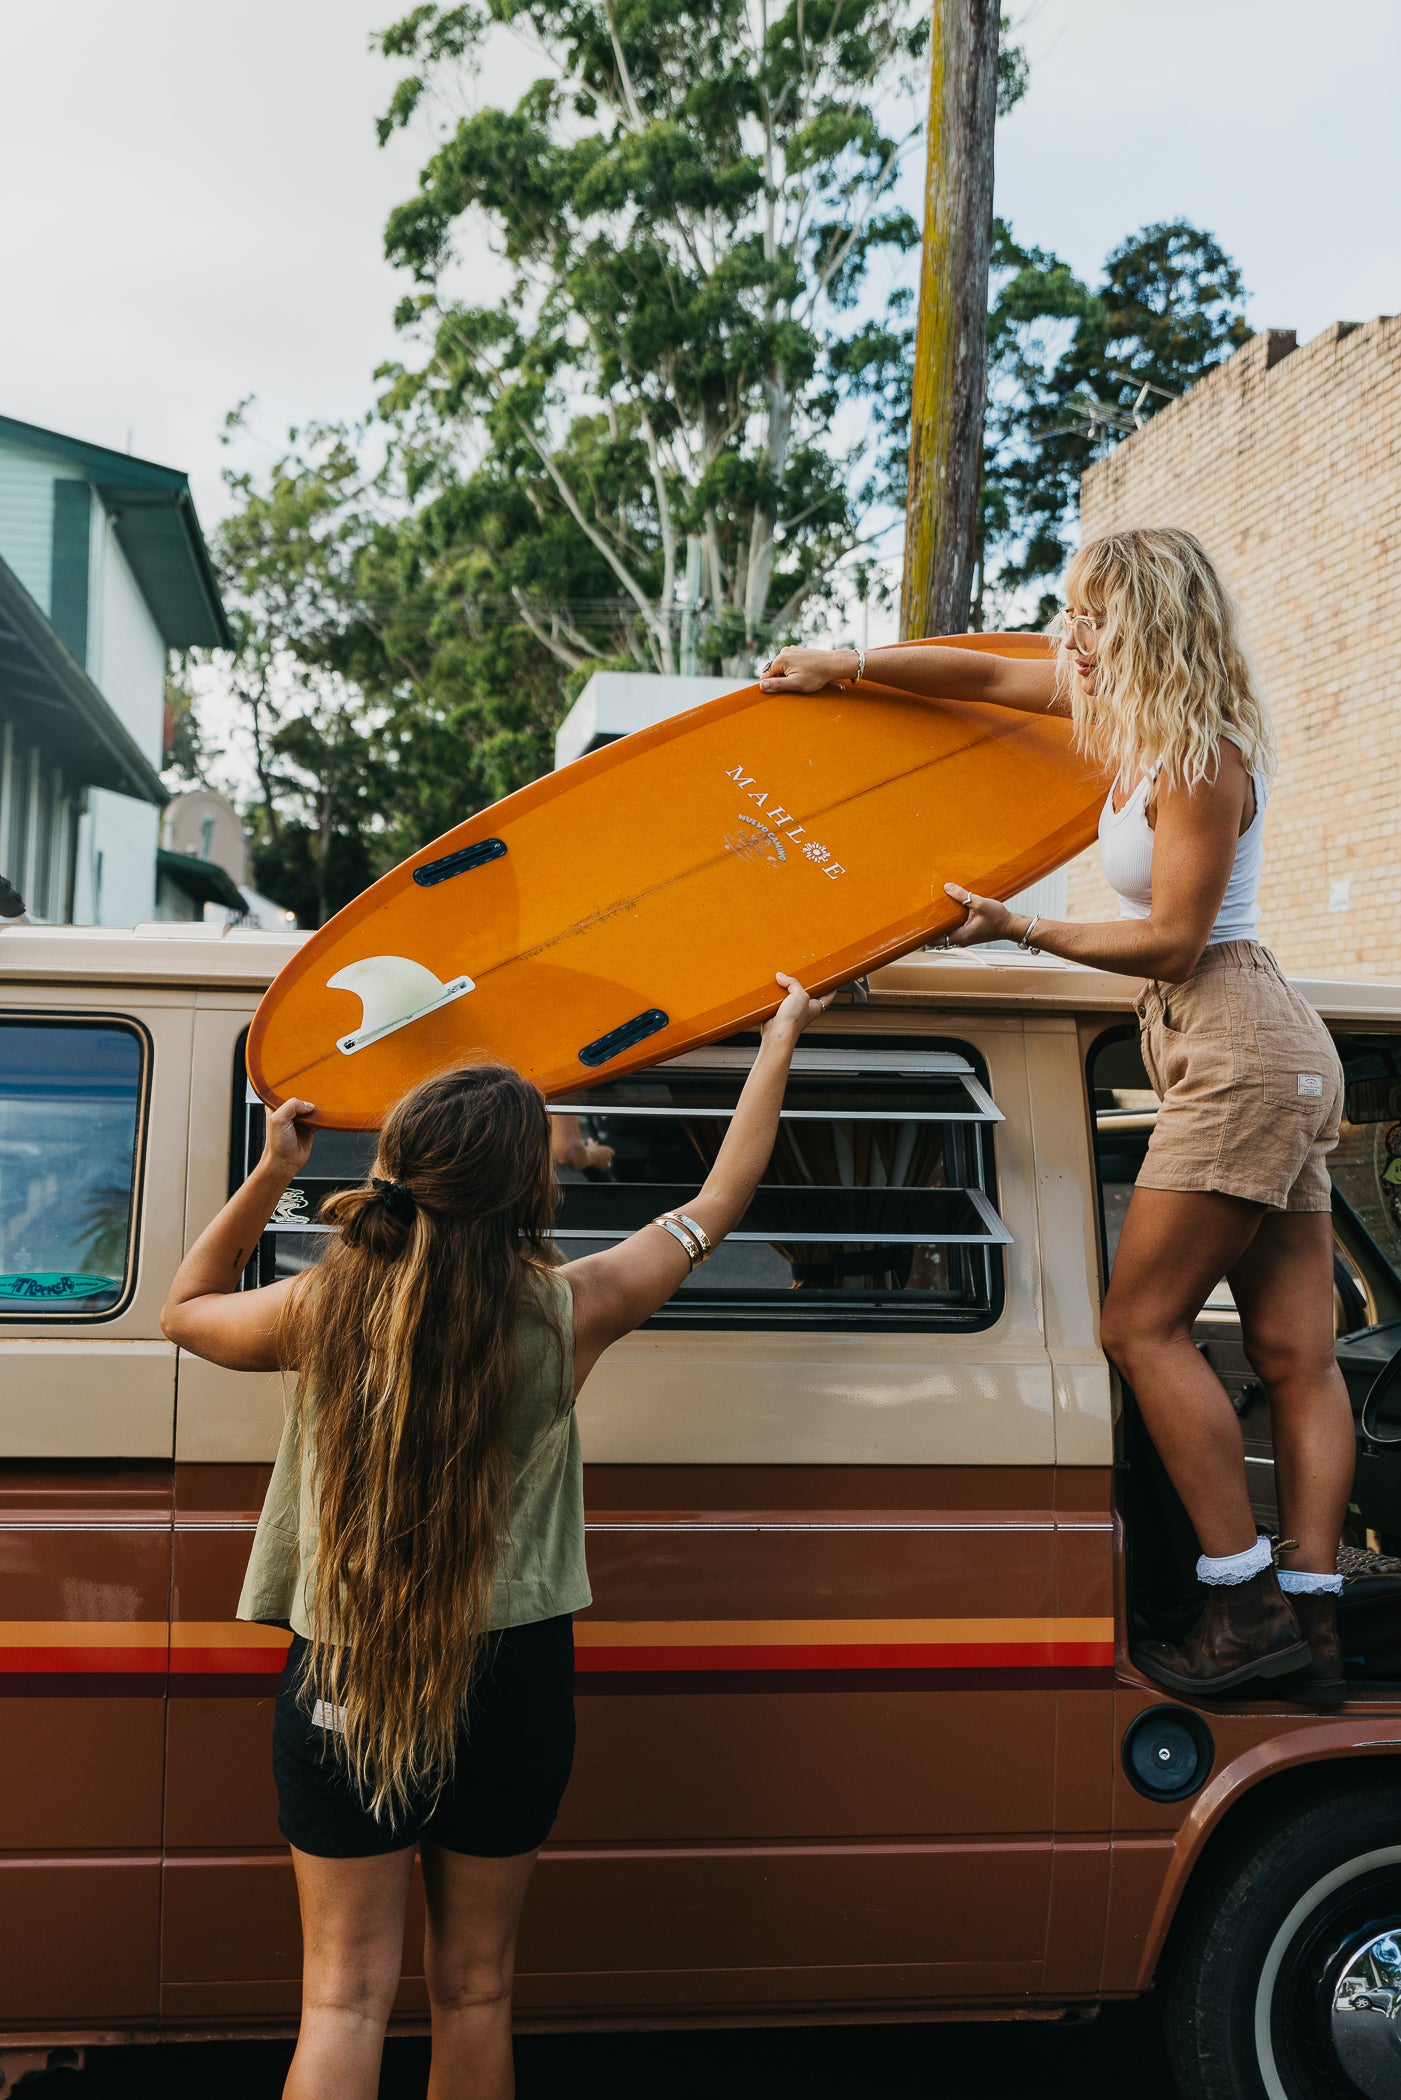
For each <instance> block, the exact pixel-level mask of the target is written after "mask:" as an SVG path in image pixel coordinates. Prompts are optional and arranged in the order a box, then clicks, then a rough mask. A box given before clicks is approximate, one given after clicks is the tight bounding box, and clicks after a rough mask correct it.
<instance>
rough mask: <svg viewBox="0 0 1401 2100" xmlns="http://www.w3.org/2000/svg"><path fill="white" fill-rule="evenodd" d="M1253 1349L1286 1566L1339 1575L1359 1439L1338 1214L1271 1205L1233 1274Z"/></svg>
mask: <svg viewBox="0 0 1401 2100" xmlns="http://www.w3.org/2000/svg"><path fill="white" fill-rule="evenodd" d="M1230 1283H1231V1290H1232V1292H1233V1293H1234V1296H1235V1301H1236V1304H1237V1305H1238V1306H1239V1308H1240V1316H1241V1331H1242V1339H1243V1341H1244V1344H1245V1353H1246V1355H1247V1356H1248V1357H1249V1359H1250V1363H1251V1367H1252V1369H1253V1370H1254V1372H1255V1375H1256V1376H1257V1377H1258V1379H1259V1380H1260V1383H1261V1384H1262V1385H1263V1386H1264V1388H1265V1391H1266V1393H1267V1394H1268V1396H1269V1402H1270V1413H1271V1416H1272V1418H1273V1422H1274V1446H1275V1488H1276V1492H1277V1494H1278V1498H1279V1522H1280V1531H1281V1533H1282V1534H1283V1535H1284V1536H1286V1537H1289V1538H1296V1539H1297V1540H1298V1541H1299V1547H1298V1551H1297V1552H1292V1553H1285V1554H1281V1556H1280V1564H1281V1566H1283V1567H1286V1568H1307V1569H1309V1570H1310V1571H1311V1572H1313V1573H1315V1574H1320V1575H1331V1574H1332V1572H1333V1570H1334V1568H1335V1566H1336V1565H1337V1555H1338V1543H1339V1540H1340V1539H1341V1537H1342V1530H1343V1520H1344V1518H1345V1517H1346V1515H1347V1504H1348V1496H1349V1495H1350V1494H1351V1492H1352V1474H1353V1466H1354V1464H1355V1461H1356V1442H1355V1436H1354V1431H1353V1426H1352V1408H1351V1406H1350V1405H1349V1402H1348V1396H1347V1387H1346V1385H1345V1384H1344V1382H1343V1374H1342V1372H1341V1371H1340V1370H1339V1369H1338V1362H1337V1358H1336V1356H1335V1355H1334V1353H1333V1221H1332V1219H1331V1217H1330V1216H1329V1214H1328V1213H1327V1211H1307V1212H1294V1213H1287V1212H1280V1211H1272V1212H1270V1213H1269V1214H1268V1215H1267V1216H1266V1218H1265V1220H1264V1222H1263V1224H1262V1225H1261V1227H1260V1230H1259V1231H1258V1232H1257V1233H1256V1235H1255V1238H1254V1239H1253V1240H1252V1241H1251V1243H1250V1246H1249V1247H1248V1248H1247V1250H1246V1252H1245V1253H1244V1254H1243V1255H1242V1256H1241V1258H1240V1260H1239V1261H1238V1262H1237V1263H1236V1265H1235V1267H1234V1268H1233V1269H1232V1270H1231V1272H1230Z"/></svg>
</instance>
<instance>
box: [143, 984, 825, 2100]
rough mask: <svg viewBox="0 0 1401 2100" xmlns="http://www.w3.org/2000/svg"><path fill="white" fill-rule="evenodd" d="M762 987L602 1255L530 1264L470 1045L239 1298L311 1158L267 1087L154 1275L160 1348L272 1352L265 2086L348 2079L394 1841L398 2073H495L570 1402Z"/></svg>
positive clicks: (444, 2080)
mask: <svg viewBox="0 0 1401 2100" xmlns="http://www.w3.org/2000/svg"><path fill="white" fill-rule="evenodd" d="M778 982H779V983H780V984H781V985H782V986H783V987H784V991H785V996H784V998H783V1002H782V1004H781V1005H780V1007H779V1009H778V1011H777V1013H776V1014H775V1015H774V1017H773V1019H772V1020H770V1021H769V1022H768V1023H767V1024H766V1026H765V1027H764V1029H763V1031H762V1040H761V1043H760V1047H759V1052H758V1055H757V1056H756V1058H755V1060H754V1065H753V1068H752V1070H751V1071H750V1074H749V1077H748V1079H747V1080H746V1082H745V1086H744V1090H743V1092H742V1094H741V1095H740V1098H739V1104H738V1106H737V1108H736V1110H735V1114H734V1118H733V1120H732V1122H731V1124H730V1127H729V1130H728V1132H727V1134H726V1137H725V1141H724V1143H723V1145H722V1146H721V1148H720V1152H719V1155H718V1157H717V1159H716V1161H715V1164H714V1166H713V1167H712V1169H711V1171H710V1174H709V1175H708V1177H707V1179H706V1182H705V1185H704V1187H703V1188H702V1189H701V1191H700V1193H699V1194H698V1195H697V1196H696V1197H695V1198H694V1200H693V1201H692V1202H691V1203H689V1204H687V1206H686V1208H685V1210H684V1211H675V1212H668V1213H665V1214H664V1215H663V1216H661V1217H659V1218H657V1219H655V1220H654V1221H653V1222H652V1224H651V1225H648V1226H645V1227H644V1228H643V1229H642V1230H641V1231H640V1232H638V1233H635V1234H634V1235H633V1237H632V1238H631V1239H629V1240H626V1241H624V1242H623V1243H622V1244H621V1245H619V1246H616V1247H611V1248H609V1249H608V1250H607V1251H606V1252H604V1253H600V1254H591V1255H588V1256H586V1257H584V1258H583V1259H582V1260H579V1261H573V1262H568V1263H566V1264H565V1265H564V1266H563V1267H558V1266H556V1265H555V1262H556V1257H555V1256H554V1254H553V1251H552V1248H551V1244H550V1238H549V1234H550V1228H551V1224H552V1221H553V1218H554V1214H555V1207H556V1193H557V1192H556V1184H555V1178H554V1172H553V1168H552V1164H551V1156H550V1128H549V1125H550V1119H549V1117H548V1115H547V1113H546V1110H545V1104H544V1101H543V1099H542V1098H541V1096H540V1094H539V1093H538V1092H537V1090H536V1089H535V1088H534V1087H533V1086H531V1085H529V1084H528V1082H527V1081H525V1080H524V1079H522V1078H521V1077H520V1075H519V1074H518V1073H516V1072H514V1071H512V1070H511V1069H510V1068H509V1067H507V1066H504V1065H476V1066H470V1067H468V1068H466V1069H465V1070H462V1071H457V1072H448V1073H445V1074H443V1075H442V1076H441V1077H439V1078H436V1079H430V1080H427V1081H425V1082H424V1084H423V1085H421V1086H418V1087H416V1088H415V1089H414V1090H413V1092H412V1093H410V1094H407V1095H406V1096H405V1097H404V1099H403V1100H402V1101H400V1102H399V1103H398V1104H397V1106H396V1107H395V1108H394V1109H393V1110H392V1111H391V1112H390V1114H389V1116H388V1118H387V1119H386V1121H385V1124H384V1128H383V1130H382V1131H381V1133H380V1139H379V1156H378V1158H377V1160H376V1162H375V1167H374V1172H373V1174H372V1176H371V1177H370V1179H369V1180H367V1181H366V1182H365V1184H364V1186H363V1187H361V1188H354V1189H348V1190H345V1191H343V1192H341V1193H340V1194H338V1195H335V1196H333V1197H332V1198H331V1199H330V1200H329V1201H328V1202H327V1203H326V1204H325V1205H324V1207H323V1211H322V1216H323V1218H324V1220H325V1222H326V1223H328V1224H330V1225H331V1226H333V1227H334V1228H335V1235H334V1237H333V1238H332V1239H331V1240H330V1242H329V1244H328V1246H327V1249H326V1252H325V1255H324V1256H323V1258H322V1259H321V1260H320V1261H319V1262H318V1263H317V1264H316V1266H315V1267H314V1268H313V1269H311V1270H309V1271H308V1272H307V1273H306V1274H305V1275H303V1276H299V1277H295V1278H291V1279H288V1280H285V1281H283V1282H280V1283H275V1284H272V1285H270V1286H268V1287H267V1288H266V1289H263V1290H249V1291H240V1290H239V1289H238V1288H237V1286H238V1283H239V1279H240V1277H241V1276H242V1274H243V1270H244V1267H245V1265H246V1264H247V1261H248V1258H249V1254H250V1253H251V1251H252V1249H253V1247H254V1246H255V1245H256V1244H257V1241H258V1237H259V1235H260V1234H261V1233H262V1231H263V1229H264V1227H265V1226H266V1224H267V1222H268V1219H269V1218H270V1217H271V1215H272V1212H273V1209H274V1207H275V1206H276V1204H277V1201H278V1198H279V1197H280V1196H281V1195H282V1193H283V1192H284V1190H285V1189H286V1188H287V1186H288V1184H289V1182H290V1181H291V1179H292V1177H293V1176H294V1175H295V1174H296V1173H297V1172H298V1171H299V1169H301V1168H302V1167H304V1166H305V1164H306V1162H307V1159H308V1157H309V1155H310V1151H311V1143H312V1130H311V1128H310V1126H309V1124H307V1123H305V1122H302V1121H299V1120H297V1119H298V1118H301V1117H309V1116H310V1115H311V1114H312V1113H313V1105H312V1103H310V1102H308V1101H292V1102H288V1103H286V1104H285V1105H284V1106H283V1107H282V1108H280V1109H278V1110H277V1111H276V1112H275V1113H274V1114H273V1115H271V1116H270V1117H269V1118H268V1135H267V1145H266V1148H265V1150H264V1153H263V1157H262V1159H261V1161H260V1162H259V1164H258V1166H257V1167H256V1168H255V1169H254V1171H253V1173H252V1174H251V1175H250V1176H249V1178H248V1180H247V1181H246V1182H245V1183H244V1185H243V1187H242V1188H241V1189H240V1190H239V1191H238V1193H237V1194H236V1195H235V1196H234V1197H232V1198H231V1200H230V1201H229V1202H228V1203H227V1204H226V1205H225V1207H224V1209H223V1210H222V1211H221V1212H220V1214H219V1216H218V1217H217V1218H216V1219H215V1220H214V1222H213V1224H212V1225H210V1226H209V1227H208V1228H207V1230H206V1231H205V1232H204V1233H203V1234H202V1235H201V1236H200V1238H199V1239H198V1240H197V1241H196V1243H195V1245H194V1247H193V1248H192V1249H191V1250H190V1253H189V1254H188V1255H187V1256H186V1258H185V1260H184V1262H183V1263H182V1265H181V1267H180V1270H179V1273H178V1274H177V1276H176V1278H175V1281H174V1283H173V1284H172V1285H171V1290H170V1296H169V1298H168V1299H167V1301H166V1307H165V1313H164V1316H163V1321H162V1324H163V1326H164V1329H165V1332H166V1334H167V1335H168V1336H169V1337H170V1339H171V1340H172V1341H174V1342H177V1343H179V1345H180V1347H181V1348H182V1349H188V1350H191V1351H193V1352H194V1353H195V1354H196V1355H199V1356H204V1357H207V1358H209V1359H210V1360H211V1361H212V1362H214V1363H219V1364H225V1365H229V1366H232V1367H233V1368H235V1369H238V1370H248V1371H265V1370H270V1369H274V1368H277V1367H281V1368H283V1369H286V1370H295V1371H296V1372H297V1373H298V1374H299V1376H298V1384H297V1394H296V1401H295V1405H294V1406H293V1408H292V1409H291V1411H290V1413H289V1416H288V1421H287V1426H286V1430H285V1433H284V1435H283V1439H282V1445H281V1449H280V1450H279V1452H278V1457H277V1464H276V1467H275V1468H274V1472H273V1477H272V1483H271V1486H270V1488H269V1490H268V1496H267V1500H266V1502H265V1504H264V1507H263V1514H262V1518H261V1521H260V1523H259V1526H258V1532H257V1537H256V1540H255V1542H254V1547H253V1553H252V1558H251V1560H250V1562H249V1567H248V1575H247V1580H246V1582H245V1585H244V1591H243V1596H242V1599H241V1601H240V1604H239V1616H240V1617H241V1618H246V1619H255V1620H261V1621H264V1622H273V1623H278V1624H282V1625H287V1626H290V1628H291V1630H292V1633H293V1640H292V1644H291V1648H290V1650H289V1653H288V1657H287V1664H286V1668H285V1671H284V1673H283V1678H282V1685H281V1689H280V1691H279V1694H278V1698H277V1706H276V1715H275V1720H274V1728H273V1772H274V1777H275V1779H276V1782H277V1792H278V1807H279V1823H280V1827H281V1829H282V1832H283V1834H284V1836H285V1837H286V1838H287V1839H288V1840H289V1842H290V1844H291V1846H292V1860H293V1865H294V1867H295V1869H296V1876H297V1890H298V1895H299V1897H300V1901H301V1912H302V1936H303V1948H304V1981H303V1998H302V2023H301V2032H300V2035H299V2037H298V2041H297V2049H296V2054H295V2056H294V2058H293V2061H292V2068H291V2072H290V2074H289V2077H288V2080H287V2086H286V2092H287V2094H288V2095H289V2096H291V2100H372V2096H373V2095H374V2093H375V2092H376V2091H377V2089H378V2082H379V2065H380V2055H381V2050H382V2047H383V2041H384V2033H385V2026H386V2023H387V2021H388V2018H389V2011H390V2006H391V2004H392V2002H393V1998H394V1994H395V1991H396V1989H397V1988H398V1981H399V1971H400V1967H401V1962H402V1955H403V1944H404V1916H405V1906H406V1904H407V1901H408V1893H409V1879H410V1874H411V1872H412V1867H413V1859H414V1851H415V1847H417V1848H418V1850H419V1852H420V1854H421V1858H422V1865H423V1881H424V1889H425V1892H426V1896H427V1903H428V1930H427V1939H426V1944H425V1949H424V1975H425V1978H426V1981H427V1986H428V1997H429V2004H430V2007H431V2011H432V2033H433V2057H432V2071H431V2076H430V2082H429V2093H430V2095H432V2096H433V2100H449V2096H452V2100H467V2096H469V2095H470V2096H472V2100H502V2096H505V2095H509V2094H510V2093H511V2092H512V2091H513V2090H514V2086H513V2076H512V2063H511V1988H512V1977H513V1964H514V1954H515V1944H516V1928H517V1924H518V1922H519V1919H520V1914H521V1905H522V1903H523V1902H524V1900H525V1892H526V1887H527V1885H528V1883H529V1880H530V1874H531V1869H532V1867H533V1866H534V1864H535V1857H536V1853H537V1852H538V1850H539V1847H540V1845H541V1843H542V1842H543V1840H544V1839H545V1837H546V1836H547V1834H548V1832H549V1830H550V1827H551V1825H552V1824H553V1822H554V1819H555V1815H556V1812H557V1810H558V1807H559V1803H560V1798H561V1796H562V1794H563V1792H564V1787H565V1783H566V1781H567V1779H568V1777H569V1770H570V1764H571V1760H572V1756H573V1748H574V1705H573V1653H574V1650H573V1622H572V1618H571V1614H572V1613H574V1612H575V1611H578V1610H580V1609H582V1607H583V1606H584V1605H586V1604H587V1603H588V1602H589V1601H590V1600H589V1584H588V1576H587V1573H586V1570H585V1565H584V1520H583V1475H582V1466H581V1461H580V1450H579V1432H578V1427H577V1424H576V1421H575V1417H574V1412H573V1402H574V1400H575V1399H576V1397H577V1396H578V1393H579V1390H580V1388H581V1386H582V1385H583V1383H584V1381H585V1379H586V1378H587V1377H588V1375H589V1373H590V1371H591V1370H592V1369H593V1367H594V1365H595V1364H596V1363H597V1362H598V1359H599V1357H600V1356H601V1355H602V1354H603V1352H604V1350H605V1349H607V1348H608V1347H609V1346H610V1344H611V1343H613V1342H616V1341H617V1340H618V1339H619V1338H620V1337H621V1336H622V1335H625V1334H628V1333H630V1332H631V1330H632V1329H633V1328H635V1327H637V1326H639V1325H640V1324H641V1322H642V1321H644V1320H646V1319H647V1318H649V1317H650V1315H651V1314H652V1313H654V1312H656V1311H657V1310H658V1308H659V1307H660V1306H662V1305H664V1304H665V1303H666V1301H667V1299H668V1298H669V1297H670V1296H671V1295H672V1293H673V1292H674V1291H675V1289H676V1288H677V1286H678V1284H680V1283H681V1282H682V1281H683V1279H684V1278H685V1277H686V1275H687V1274H688V1273H689V1271H690V1270H691V1269H692V1268H694V1267H695V1265H696V1263H697V1262H699V1261H702V1260H704V1258H705V1256H706V1255H707V1254H708V1253H709V1252H710V1250H711V1249H712V1247H714V1246H715V1245H716V1244H717V1243H718V1242H719V1241H720V1240H721V1239H723V1238H724V1236H725V1234H726V1233H727V1232H729V1231H731V1230H732V1228H733V1227H734V1226H735V1224H736V1223H737V1222H738V1220H739V1219H740V1217H741V1216H742V1215H743V1213H744V1211H745V1209H746V1208H747V1206H748V1204H749V1200H750V1198H751V1196H752V1195H753V1193H754V1190H755V1187H756V1186H757V1184H758V1181H759V1176H760V1174H761V1173H762V1171H763V1169H764V1166H765V1164H766V1162H767V1160H768V1158H769V1154H770V1152H771V1151H772V1149H773V1142H774V1135H775V1131H776V1128H777V1121H778V1111H779V1105H780V1103H781V1101H782V1098H783V1089H784V1084H785V1081H786V1079H787V1075H788V1067H789V1064H790V1061H791V1059H792V1054H793V1047H794V1045H795V1043H796V1042H797V1039H798V1037H799V1035H800V1034H801V1032H802V1030H803V1029H804V1027H806V1025H807V1023H808V1022H809V1021H810V1020H811V1019H812V1017H813V1015H814V1014H816V1013H818V1012H820V1011H821V1007H822V1005H823V1004H825V1002H822V1001H817V1000H812V999H809V997H808V995H807V993H806V992H805V991H804V990H803V988H802V987H801V985H799V984H797V983H796V982H795V981H794V979H792V978H791V977H782V976H781V977H780V978H779V979H778Z"/></svg>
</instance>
